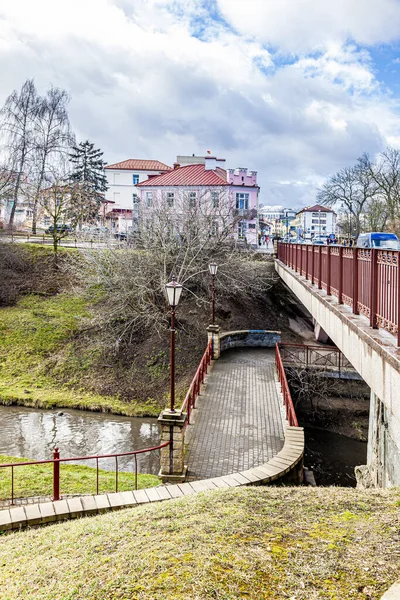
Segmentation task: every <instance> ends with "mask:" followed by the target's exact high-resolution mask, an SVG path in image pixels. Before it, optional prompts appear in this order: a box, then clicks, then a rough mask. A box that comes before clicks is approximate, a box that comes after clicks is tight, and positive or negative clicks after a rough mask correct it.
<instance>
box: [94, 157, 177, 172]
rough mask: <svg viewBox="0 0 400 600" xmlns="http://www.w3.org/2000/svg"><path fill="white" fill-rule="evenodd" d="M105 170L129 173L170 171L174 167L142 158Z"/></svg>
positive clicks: (126, 161)
mask: <svg viewBox="0 0 400 600" xmlns="http://www.w3.org/2000/svg"><path fill="white" fill-rule="evenodd" d="M104 168H105V169H118V170H127V171H170V170H171V168H172V167H169V166H168V165H165V164H164V163H162V162H160V161H159V160H145V159H141V158H128V160H123V161H122V162H118V163H115V164H114V165H107V166H106V167H104Z"/></svg>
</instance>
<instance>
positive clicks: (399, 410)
mask: <svg viewBox="0 0 400 600" xmlns="http://www.w3.org/2000/svg"><path fill="white" fill-rule="evenodd" d="M275 268H276V271H277V272H278V274H279V275H280V277H281V278H282V279H283V281H284V282H285V283H286V285H287V286H288V287H289V288H290V290H291V291H292V292H293V293H294V294H295V295H296V296H297V298H298V299H299V300H300V302H301V303H302V304H304V306H305V307H306V308H307V309H308V310H309V312H310V313H311V314H312V316H313V317H314V319H316V321H317V322H318V323H319V324H320V326H321V327H322V328H323V329H324V330H325V331H326V332H327V334H328V335H329V337H330V338H331V339H332V341H333V342H334V343H335V344H336V346H337V347H338V348H339V349H340V350H341V351H342V352H343V354H344V355H345V356H346V358H347V359H348V360H349V361H350V362H351V364H352V365H353V366H354V368H355V369H356V370H357V372H358V373H359V374H360V375H361V377H362V378H363V379H364V381H365V382H366V383H367V385H368V386H369V387H370V388H371V390H372V392H373V393H374V396H373V399H372V400H371V406H370V419H371V420H372V421H371V422H370V437H369V440H368V468H369V469H370V478H369V479H370V481H371V482H372V484H373V485H379V486H385V487H386V486H391V485H396V486H398V485H400V350H399V349H397V346H396V338H395V337H394V336H392V335H391V334H389V333H387V332H385V331H381V330H375V329H372V328H370V327H369V321H368V319H367V318H366V317H364V316H362V315H353V314H352V311H351V309H350V307H348V306H345V305H339V304H338V302H337V299H336V298H335V297H332V296H327V294H326V292H325V291H324V290H318V289H316V287H315V286H313V285H311V283H310V282H309V281H306V280H305V278H304V277H300V276H298V275H295V274H294V272H293V271H292V270H291V269H289V268H288V267H287V266H286V265H283V264H282V263H281V262H280V261H276V262H275ZM376 399H381V404H382V406H383V407H384V408H383V412H384V414H383V416H382V411H381V407H380V405H379V402H377V401H376ZM379 415H381V416H379ZM380 419H383V421H382V423H381V422H380ZM365 479H368V478H365Z"/></svg>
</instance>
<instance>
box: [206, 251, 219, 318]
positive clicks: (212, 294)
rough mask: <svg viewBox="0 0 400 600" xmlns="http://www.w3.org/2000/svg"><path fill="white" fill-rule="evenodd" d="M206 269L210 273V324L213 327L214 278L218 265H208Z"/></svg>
mask: <svg viewBox="0 0 400 600" xmlns="http://www.w3.org/2000/svg"><path fill="white" fill-rule="evenodd" d="M208 268H209V270H210V273H211V324H212V325H215V276H216V274H217V271H218V265H217V264H215V263H210V264H209V265H208Z"/></svg>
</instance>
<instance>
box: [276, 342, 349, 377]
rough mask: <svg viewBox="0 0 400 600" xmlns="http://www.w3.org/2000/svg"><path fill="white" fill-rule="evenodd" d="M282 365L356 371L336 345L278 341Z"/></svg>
mask: <svg viewBox="0 0 400 600" xmlns="http://www.w3.org/2000/svg"><path fill="white" fill-rule="evenodd" d="M279 350H280V354H281V358H282V363H283V365H284V366H289V365H290V366H292V365H293V366H298V367H305V368H307V367H312V368H323V369H328V370H329V371H335V372H344V371H346V372H349V371H351V372H354V373H355V372H356V371H355V369H354V367H353V365H352V364H351V363H350V362H349V361H348V360H347V358H346V357H345V355H344V354H343V353H342V352H341V351H340V350H339V348H336V346H309V345H307V344H286V343H280V344H279Z"/></svg>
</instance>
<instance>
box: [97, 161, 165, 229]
mask: <svg viewBox="0 0 400 600" xmlns="http://www.w3.org/2000/svg"><path fill="white" fill-rule="evenodd" d="M171 169H172V168H171V167H169V166H168V165H166V164H164V163H162V162H160V161H159V160H147V159H138V158H129V159H127V160H123V161H121V162H117V163H115V164H113V165H107V166H106V167H105V169H104V170H105V174H106V177H107V185H108V190H107V192H106V194H105V199H106V201H107V202H109V203H113V207H112V209H111V210H109V211H108V212H107V213H106V219H107V220H108V222H109V225H110V226H111V229H113V230H115V231H117V230H118V231H127V228H128V227H129V226H131V225H132V210H133V208H134V204H135V201H136V199H137V196H138V191H137V188H136V186H137V184H138V183H140V182H141V181H145V180H147V179H149V178H150V177H153V176H156V175H162V174H163V173H167V172H168V171H171Z"/></svg>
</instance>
